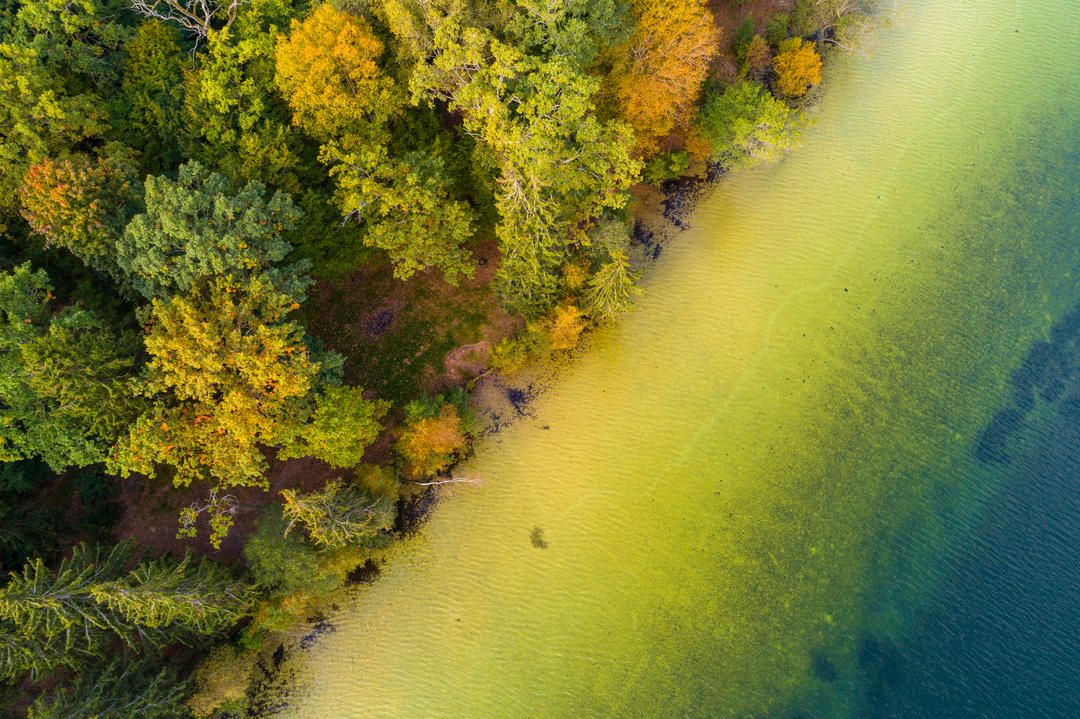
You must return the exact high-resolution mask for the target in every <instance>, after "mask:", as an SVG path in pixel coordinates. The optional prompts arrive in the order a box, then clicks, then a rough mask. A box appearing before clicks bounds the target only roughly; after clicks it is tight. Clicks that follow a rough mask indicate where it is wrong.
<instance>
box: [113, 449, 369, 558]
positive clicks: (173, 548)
mask: <svg viewBox="0 0 1080 719" xmlns="http://www.w3.org/2000/svg"><path fill="white" fill-rule="evenodd" d="M348 475H349V472H347V471H343V470H340V469H334V468H332V467H331V466H330V465H328V464H326V463H325V462H320V461H319V460H317V459H313V458H311V457H304V458H302V459H291V460H289V461H287V462H280V461H278V460H276V459H271V460H270V471H269V473H268V475H267V476H268V480H269V482H270V490H269V491H264V490H262V489H259V488H257V487H236V488H234V489H231V490H229V492H228V494H231V495H232V496H234V497H236V500H237V502H238V503H239V505H240V506H239V509H238V511H237V513H236V515H235V517H234V520H235V523H234V524H233V527H232V529H231V530H229V534H228V536H227V537H225V539H224V540H223V541H222V543H221V549H220V550H215V549H214V548H213V547H211V546H210V542H209V541H208V539H209V536H210V529H209V526H208V525H207V520H206V517H205V516H202V517H200V521H199V523H198V530H199V531H198V534H197V535H196V536H195V537H192V538H178V537H177V536H176V530H177V527H178V517H179V514H180V509H181V508H182V507H186V506H188V505H190V504H191V503H193V502H196V501H202V500H205V499H206V495H207V488H206V486H205V485H202V484H200V485H198V486H192V487H187V488H184V489H177V488H176V487H173V486H172V484H171V483H169V482H165V481H159V480H147V479H145V478H143V477H139V478H135V477H132V478H129V479H126V480H124V487H123V491H122V493H121V502H122V504H123V509H124V513H123V517H122V518H121V519H120V521H119V522H117V524H116V525H115V526H114V527H113V534H114V536H115V537H116V539H117V540H121V539H128V538H134V539H135V540H136V541H137V542H138V543H139V544H141V545H142V546H145V547H147V548H149V550H150V552H151V553H153V554H164V553H166V552H172V553H174V554H178V555H179V554H183V553H184V551H186V550H188V549H190V550H191V551H193V552H195V553H196V554H205V555H209V556H212V557H214V558H215V559H219V560H221V561H225V562H234V561H237V560H239V559H240V556H241V550H242V549H243V547H244V539H245V538H246V537H247V536H248V534H250V533H251V531H252V530H253V529H254V528H255V523H256V522H257V521H258V519H259V517H260V516H261V514H262V511H263V509H265V508H266V506H267V505H269V504H271V503H272V502H276V501H280V497H279V494H278V493H279V492H280V491H281V490H282V489H290V488H291V489H299V490H300V491H302V492H310V491H313V490H316V489H319V488H320V487H322V486H323V485H324V484H326V482H327V481H329V480H331V479H333V478H334V477H342V476H348Z"/></svg>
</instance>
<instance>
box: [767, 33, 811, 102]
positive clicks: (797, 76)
mask: <svg viewBox="0 0 1080 719" xmlns="http://www.w3.org/2000/svg"><path fill="white" fill-rule="evenodd" d="M773 71H774V72H775V73H776V86H777V88H778V89H779V90H780V92H781V93H783V94H784V95H787V96H789V97H798V96H800V95H805V94H806V91H807V90H809V89H810V88H812V87H814V86H815V85H817V84H818V83H819V82H821V56H820V55H818V54H817V51H816V50H814V43H812V42H807V41H806V40H803V39H802V38H801V37H793V38H789V39H787V40H784V41H783V42H782V43H780V47H779V49H778V52H777V54H776V57H775V58H773Z"/></svg>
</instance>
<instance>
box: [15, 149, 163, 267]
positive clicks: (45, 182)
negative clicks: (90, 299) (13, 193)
mask: <svg viewBox="0 0 1080 719" xmlns="http://www.w3.org/2000/svg"><path fill="white" fill-rule="evenodd" d="M110 149H112V152H110V153H105V154H103V155H102V156H100V157H98V159H97V161H96V162H95V161H93V160H91V159H90V158H88V157H86V156H85V155H76V156H73V157H72V158H71V159H66V160H51V159H45V160H42V161H41V162H39V163H38V164H36V165H34V166H33V167H31V168H30V169H29V170H27V173H26V176H25V177H24V178H23V184H22V186H21V187H20V188H19V198H20V200H21V203H22V215H23V217H24V218H25V219H26V221H27V223H28V224H29V225H30V229H31V230H32V231H33V232H34V234H36V235H39V236H41V237H42V238H43V239H44V241H45V246H46V247H48V246H50V245H54V246H58V247H63V248H64V249H66V250H68V251H70V252H71V253H72V254H73V255H75V256H76V257H78V258H79V259H80V260H82V261H83V263H84V264H86V265H87V266H88V267H92V268H94V269H96V270H99V271H102V272H105V273H106V274H108V275H110V276H111V277H112V278H114V279H118V278H119V272H118V268H117V265H116V250H115V244H116V240H117V238H118V237H119V236H120V234H121V233H122V232H123V230H124V226H125V224H126V223H127V221H128V219H129V218H130V216H131V214H132V212H133V208H137V207H138V206H139V203H140V201H141V198H140V195H141V189H142V188H141V185H140V184H139V182H138V179H137V174H136V170H135V167H134V164H133V162H132V161H131V158H130V156H129V154H128V153H127V152H125V151H124V149H123V148H121V147H119V146H116V145H114V146H112V147H111V148H110Z"/></svg>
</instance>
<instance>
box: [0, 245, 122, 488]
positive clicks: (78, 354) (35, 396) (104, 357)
mask: <svg viewBox="0 0 1080 719" xmlns="http://www.w3.org/2000/svg"><path fill="white" fill-rule="evenodd" d="M136 341H137V340H136V338H135V337H134V336H133V335H132V334H130V333H123V332H116V331H114V330H112V329H111V328H110V327H108V326H107V325H106V324H105V323H104V322H103V321H102V320H101V319H100V318H98V317H96V316H95V315H93V314H92V313H90V312H88V311H86V310H82V309H79V308H78V307H77V306H75V305H69V306H68V307H64V308H63V309H60V310H58V311H57V310H56V309H55V306H54V304H53V297H52V284H51V283H50V281H49V278H48V277H47V276H46V274H45V273H44V272H43V271H41V270H38V271H33V270H31V268H30V265H29V264H24V265H22V266H20V267H18V268H16V269H15V270H14V271H13V272H11V273H0V461H12V460H16V459H22V458H27V457H35V456H37V457H41V458H42V459H43V460H45V462H46V463H48V464H49V466H50V467H52V468H53V469H54V470H55V471H61V470H63V469H64V468H66V467H73V466H74V467H81V466H85V465H88V464H93V463H94V462H100V461H102V460H103V459H104V458H105V455H106V453H107V451H108V448H109V447H110V446H111V445H112V444H113V442H115V441H116V439H117V437H119V436H120V435H121V434H122V433H123V432H124V431H125V429H126V426H127V424H128V422H130V421H131V420H132V419H133V418H134V417H135V416H136V415H137V414H138V411H139V409H140V408H141V402H140V401H139V400H138V399H137V398H135V397H133V396H132V395H133V394H134V386H135V385H134V380H135V377H134V374H135V371H136V369H137V368H136V364H135V350H136Z"/></svg>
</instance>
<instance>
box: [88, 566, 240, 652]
mask: <svg viewBox="0 0 1080 719" xmlns="http://www.w3.org/2000/svg"><path fill="white" fill-rule="evenodd" d="M88 591H89V594H90V596H91V597H93V599H94V601H96V602H97V603H98V604H100V605H103V606H105V607H107V608H108V610H109V611H111V612H114V613H116V614H117V615H118V616H120V617H123V621H125V622H127V623H129V624H132V625H136V626H139V627H146V628H150V629H158V628H162V629H166V628H168V629H173V630H179V631H181V632H182V634H181V636H183V634H187V633H195V634H214V633H216V632H219V631H221V630H222V629H225V628H227V627H228V626H230V625H232V624H234V623H235V622H237V621H238V620H240V619H241V618H242V617H243V616H244V614H245V612H246V610H247V609H248V607H249V606H251V602H252V595H251V588H250V586H248V585H247V584H244V583H243V582H240V581H237V580H236V579H235V578H234V577H233V576H232V574H231V573H230V572H229V570H227V569H226V568H225V567H223V566H222V565H220V564H218V563H216V562H212V561H209V560H207V559H206V558H205V557H204V558H200V559H199V560H197V561H196V560H195V559H194V558H193V557H192V555H191V553H190V552H189V553H188V554H187V555H186V556H185V557H184V558H183V559H182V560H180V561H179V562H176V561H174V560H168V559H157V560H154V561H150V562H144V563H143V564H140V565H139V566H138V567H136V568H135V569H133V570H132V571H131V572H130V573H129V574H128V575H127V576H125V577H123V578H122V579H119V580H116V581H112V582H103V583H101V584H95V585H93V586H91V587H89V590H88Z"/></svg>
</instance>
